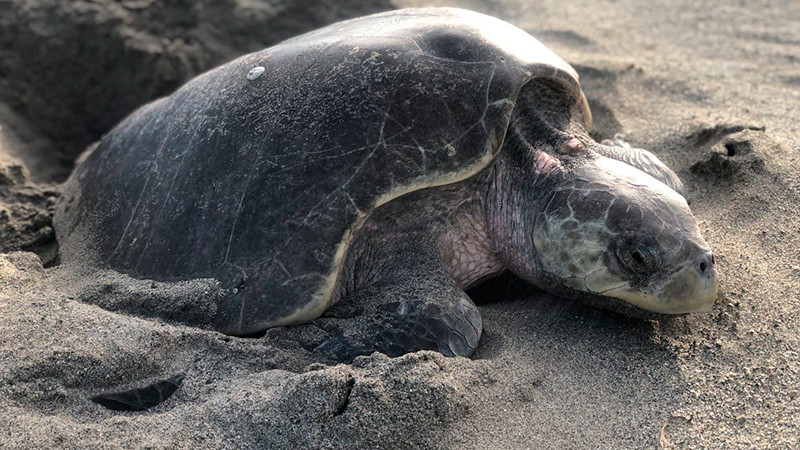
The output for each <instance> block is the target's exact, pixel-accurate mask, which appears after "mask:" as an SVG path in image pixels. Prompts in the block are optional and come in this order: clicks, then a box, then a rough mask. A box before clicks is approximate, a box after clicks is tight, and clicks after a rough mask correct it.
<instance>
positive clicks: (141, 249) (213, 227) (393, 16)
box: [55, 8, 588, 334]
mask: <svg viewBox="0 0 800 450" xmlns="http://www.w3.org/2000/svg"><path fill="white" fill-rule="evenodd" d="M254 68H255V69H254ZM262 69H263V70H262ZM256 72H258V74H256ZM532 78H549V79H553V80H556V81H558V82H560V83H562V84H563V85H564V86H565V87H567V91H568V92H569V93H570V95H571V96H573V97H574V99H573V100H574V102H575V104H576V105H584V104H585V103H582V102H583V101H584V100H582V94H581V92H580V88H579V87H578V81H577V75H576V74H575V72H574V70H573V69H572V68H571V67H570V66H569V65H567V64H566V63H565V62H564V61H563V60H561V59H560V58H559V57H558V56H556V55H555V54H553V53H552V52H551V51H550V50H548V49H547V48H545V47H544V46H543V45H542V44H541V43H539V42H538V41H537V40H535V39H534V38H533V37H531V36H530V35H528V34H527V33H525V32H523V31H522V30H519V29H518V28H516V27H513V26H512V25H510V24H507V23H505V22H502V21H500V20H498V19H494V18H491V17H488V16H484V15H481V14H477V13H473V12H469V11H464V10H459V9H451V8H431V9H415V10H399V11H394V12H389V13H384V14H379V15H374V16H367V17H364V18H360V19H354V20H350V21H346V22H341V23H338V24H334V25H331V26H329V27H326V28H323V29H320V30H317V31H314V32H311V33H308V34H305V35H302V36H299V37H297V38H294V39H291V40H288V41H286V42H284V43H282V44H279V45H277V46H275V47H272V48H269V49H266V50H264V51H261V52H257V53H253V54H250V55H246V56H244V57H241V58H239V59H237V60H235V61H232V62H230V63H228V64H225V65H223V66H221V67H219V68H217V69H214V70H212V71H210V72H208V73H206V74H203V75H201V76H199V77H197V78H195V79H194V80H192V81H190V82H189V83H187V84H186V85H184V86H183V87H182V88H181V89H179V90H178V91H176V92H175V93H174V94H172V95H171V96H169V97H167V98H165V99H162V100H159V101H156V102H153V103H151V104H149V105H146V106H144V107H142V108H141V109H139V110H138V111H137V112H135V113H134V114H133V115H131V116H130V117H129V118H127V119H126V120H125V121H123V122H122V123H121V124H120V125H118V126H117V127H116V128H115V129H114V130H113V131H111V132H110V133H109V134H108V135H107V136H106V137H105V138H104V139H103V140H102V141H101V142H100V144H99V146H98V147H97V148H96V149H95V150H94V151H93V152H92V153H91V154H90V155H89V156H88V157H87V158H86V160H85V161H84V162H83V163H82V164H81V165H80V166H79V167H78V168H77V169H76V171H75V172H74V174H73V175H72V177H71V179H70V180H69V182H68V183H67V185H66V187H65V195H64V201H63V202H62V204H61V205H60V207H59V211H58V212H57V216H56V219H55V222H56V227H57V232H58V236H59V241H60V244H61V249H62V255H63V258H64V261H65V262H66V263H76V264H77V263H79V262H80V261H84V260H86V259H87V257H88V259H89V260H91V261H92V263H93V264H95V265H98V266H102V267H111V268H113V269H116V270H119V271H122V272H125V273H128V274H131V275H133V276H136V277H144V278H153V279H158V280H183V279H190V278H200V277H213V278H216V279H218V280H220V282H222V284H223V286H224V287H226V288H227V289H229V292H230V294H229V295H228V296H227V297H226V299H225V300H224V301H223V303H222V304H221V305H220V307H219V312H218V315H217V319H216V322H217V323H216V326H217V328H218V329H220V330H221V331H223V332H226V333H231V334H244V333H250V332H254V331H258V330H262V329H264V328H266V327H269V326H275V325H282V324H291V323H299V322H302V321H306V320H310V319H312V318H314V317H316V316H317V315H319V314H320V313H321V312H322V311H323V310H324V309H325V308H326V307H327V305H328V302H329V299H330V296H331V292H332V290H333V286H334V285H335V281H336V274H337V271H338V267H339V263H340V261H341V259H342V257H343V255H344V252H345V250H346V247H347V243H348V240H349V238H350V234H351V233H350V231H351V230H352V229H353V227H354V225H355V224H356V223H357V222H358V221H359V220H360V219H361V218H362V217H363V216H364V214H366V213H367V212H368V211H369V210H371V209H372V208H374V207H376V206H377V205H379V204H382V203H384V202H387V201H390V200H391V199H393V198H396V197H398V196H400V195H403V194H404V193H406V192H409V191H412V190H416V189H420V188H423V187H426V186H433V185H440V184H445V183H452V182H456V181H459V180H461V179H464V178H467V177H469V176H471V175H473V174H475V173H476V172H477V171H479V170H480V169H481V168H483V167H485V166H486V165H487V164H488V163H489V161H490V160H491V159H492V158H493V157H494V155H495V154H496V152H497V151H498V150H499V148H500V146H501V144H502V141H503V139H504V135H505V132H506V129H507V127H508V122H509V117H510V113H511V110H512V109H513V107H514V102H515V100H516V96H517V94H518V93H519V91H520V89H521V87H522V86H523V85H524V84H525V83H526V82H528V81H529V80H530V79H532ZM587 119H588V117H587ZM87 243H88V244H87Z"/></svg>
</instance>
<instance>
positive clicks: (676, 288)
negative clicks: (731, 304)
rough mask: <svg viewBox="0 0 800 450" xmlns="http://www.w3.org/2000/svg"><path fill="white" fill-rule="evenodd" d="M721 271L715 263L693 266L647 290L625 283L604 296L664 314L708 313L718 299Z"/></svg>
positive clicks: (654, 284) (604, 293)
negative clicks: (700, 266)
mask: <svg viewBox="0 0 800 450" xmlns="http://www.w3.org/2000/svg"><path fill="white" fill-rule="evenodd" d="M717 290H718V283H717V271H716V269H715V268H714V267H713V266H710V267H709V266H706V267H704V270H703V271H700V270H698V268H697V267H696V265H689V266H686V267H684V268H682V269H681V270H679V271H677V272H675V273H674V274H672V275H671V276H670V277H667V278H666V279H664V280H662V281H661V282H658V283H653V284H652V285H651V286H648V287H646V288H644V289H641V290H639V289H633V288H631V287H630V285H624V286H620V287H616V288H612V289H609V290H607V291H605V292H603V295H605V296H608V297H613V298H617V299H620V300H623V301H625V302H627V303H630V304H632V305H634V306H637V307H639V308H641V309H645V310H647V311H652V312H655V313H660V314H687V313H695V312H707V311H710V310H711V306H712V305H713V304H714V301H715V300H716V299H717Z"/></svg>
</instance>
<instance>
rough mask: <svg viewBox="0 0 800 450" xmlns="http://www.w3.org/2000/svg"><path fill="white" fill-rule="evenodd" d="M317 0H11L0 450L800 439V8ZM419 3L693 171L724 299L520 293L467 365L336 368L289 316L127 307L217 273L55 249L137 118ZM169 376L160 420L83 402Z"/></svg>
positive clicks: (605, 123) (0, 67) (688, 180)
mask: <svg viewBox="0 0 800 450" xmlns="http://www.w3.org/2000/svg"><path fill="white" fill-rule="evenodd" d="M184 3H185V4H184ZM285 3H286V4H288V3H289V2H285ZM314 3H315V2H295V3H292V4H291V6H286V5H284V3H283V2H266V1H264V2H262V1H256V0H225V1H221V2H215V3H211V2H198V3H193V2H176V5H179V6H180V5H182V6H183V7H185V9H186V11H184V10H181V9H180V8H178V6H174V7H170V8H168V7H165V6H163V5H161V3H160V2H153V1H146V0H143V1H122V2H112V1H110V0H103V1H97V2H87V1H77V0H76V1H70V2H57V1H48V0H36V1H28V2H26V1H23V0H9V1H0V44H2V45H0V60H2V61H3V62H0V447H2V448H25V449H27V448H153V449H161V448H164V449H166V448H209V449H217V448H475V449H485V448H509V449H518V448H540V449H551V448H552V449H562V448H637V449H638V448H787V449H788V448H796V447H797V446H798V445H799V443H800V332H798V330H799V329H800V219H798V217H799V216H800V122H798V117H800V3H797V2H792V1H790V0H778V1H741V2H734V1H725V2H712V1H701V2H696V1H688V0H678V1H674V2H661V3H657V2H641V1H635V0H619V1H599V2H598V1H586V0H575V1H569V2H562V1H555V0H544V1H537V2H529V1H523V0H493V1H478V0H473V1H466V0H465V1H426V2H421V1H411V0H393V1H391V2H389V1H373V2H361V3H357V2H345V3H344V4H343V5H333V4H332V3H335V2H321V3H320V4H314ZM416 6H458V7H462V8H468V9H472V10H475V11H479V12H483V13H487V14H490V15H493V16H496V17H499V18H501V19H504V20H507V21H509V22H511V23H513V24H514V25H516V26H518V27H520V28H522V29H524V30H526V31H528V32H529V33H531V34H532V35H533V36H535V37H537V38H538V39H539V40H540V41H542V42H543V43H544V44H546V45H547V46H548V47H549V48H551V49H552V50H553V51H555V52H556V53H557V54H558V55H560V56H561V57H562V58H564V59H565V60H566V61H567V62H568V63H570V64H571V65H572V66H573V67H575V69H576V70H577V71H578V73H579V74H580V78H581V84H582V87H583V90H584V92H585V93H586V96H587V98H588V101H589V104H590V106H591V109H592V112H593V115H594V126H593V128H592V130H591V134H592V136H593V137H594V138H595V139H597V140H602V139H607V138H613V137H614V136H616V135H619V136H621V137H622V138H623V139H625V140H626V141H627V142H629V143H630V144H631V145H633V146H634V147H639V148H645V149H650V150H651V151H653V152H654V153H655V154H657V155H658V156H659V158H661V159H662V160H663V161H664V162H665V163H667V164H668V165H669V166H670V167H672V168H673V169H674V170H675V171H676V172H677V173H678V175H679V176H680V177H681V179H682V180H683V182H684V183H685V185H686V187H687V197H688V199H689V201H690V203H691V208H692V211H693V213H694V215H695V217H696V218H697V220H698V222H699V224H700V228H701V231H702V233H703V235H704V237H705V239H706V240H707V241H708V243H709V244H710V246H711V247H712V249H713V250H714V253H715V255H716V261H717V268H718V271H719V274H720V275H719V277H720V278H719V279H720V290H719V297H718V299H717V301H716V303H715V305H714V307H713V310H712V311H711V312H709V313H700V314H690V315H685V316H679V317H665V318H663V319H660V320H639V319H632V318H626V317H624V316H621V315H618V314H615V313H612V312H607V311H602V310H598V309H595V308H592V307H590V306H586V305H583V304H581V303H579V302H575V301H568V300H564V299H560V298H556V297H553V296H551V295H549V294H545V293H542V292H538V291H535V292H533V293H532V294H531V293H527V294H526V295H524V296H522V297H521V298H519V296H514V295H510V294H509V298H507V299H497V301H495V302H491V303H488V304H483V305H481V306H480V310H481V314H482V316H483V327H484V332H483V337H482V339H481V343H480V348H479V349H478V350H477V352H476V354H475V355H474V357H473V358H472V359H466V358H445V357H444V356H442V355H440V354H438V353H433V352H427V351H425V352H418V353H412V354H408V355H405V356H402V357H399V358H388V357H386V356H384V355H382V354H373V355H371V356H367V357H359V358H358V359H357V360H356V361H355V362H354V363H353V364H350V365H336V366H328V365H324V364H322V363H321V362H320V361H319V360H318V359H317V357H316V356H315V354H313V353H311V352H309V351H307V350H305V349H303V348H302V347H301V346H300V345H299V343H298V342H297V341H296V340H295V337H296V333H288V332H286V330H284V329H273V330H270V331H268V332H267V333H266V335H265V336H263V337H260V338H256V339H246V338H235V337H229V336H225V335H223V334H220V333H217V332H213V331H209V330H204V329H202V328H198V327H193V326H190V325H187V324H180V323H177V322H173V321H168V320H162V319H156V318H153V317H140V316H135V315H133V314H130V313H128V312H126V311H125V310H124V309H120V307H119V305H120V304H121V303H122V302H121V301H120V299H121V298H128V299H129V298H131V297H135V298H136V299H137V300H138V301H140V302H141V304H143V305H147V304H153V308H158V304H157V302H158V301H159V299H163V298H164V297H165V296H166V297H168V298H171V299H174V301H176V302H181V301H184V300H185V299H188V298H193V299H196V298H204V299H206V298H207V299H208V301H209V302H213V300H214V298H215V296H216V295H219V292H218V291H217V290H218V287H217V286H216V284H215V283H214V282H213V280H199V281H191V282H182V283H160V282H159V283H153V282H150V281H148V280H136V279H133V278H130V277H128V276H125V275H121V274H118V273H115V272H113V271H91V272H82V271H80V270H76V269H74V268H69V267H64V266H62V265H60V264H59V258H58V253H57V252H58V248H57V240H56V239H57V237H56V236H55V233H54V231H53V227H52V223H51V220H52V214H53V211H54V207H55V204H56V202H57V201H58V200H57V198H58V195H59V188H58V184H59V183H60V182H62V181H63V180H64V179H65V178H66V176H68V174H69V171H70V170H71V168H72V167H73V164H74V161H75V159H76V158H77V157H78V155H79V154H80V153H81V151H82V150H83V149H85V148H86V147H87V146H88V145H90V144H91V143H92V142H94V141H95V140H96V139H98V138H99V137H100V136H101V135H102V134H103V133H104V132H106V131H108V130H109V129H110V127H112V126H113V125H114V124H115V123H116V122H117V121H119V120H120V119H121V118H122V117H124V116H125V115H126V114H128V113H129V112H131V111H132V110H133V109H134V108H136V107H137V106H139V105H141V104H143V103H145V102H147V101H149V100H152V99H154V98H157V97H159V96H162V95H166V94H168V93H169V92H171V91H172V90H174V89H175V88H177V87H178V86H180V85H181V84H182V83H183V82H184V81H186V80H188V79H189V78H191V77H193V76H194V75H196V74H198V73H201V72H203V71H205V70H207V69H209V68H211V67H214V66H216V65H218V64H220V63H222V62H225V61H227V60H230V59H231V58H234V57H236V56H238V55H241V54H245V53H248V52H251V51H255V50H258V49H261V48H264V47H267V46H269V45H272V44H275V43H277V42H279V41H280V40H283V39H285V38H288V37H290V36H292V35H294V34H297V33H301V32H304V31H308V30H311V29H314V28H317V27H319V26H322V25H324V24H327V23H332V22H334V21H337V20H340V19H344V18H349V17H355V16H359V15H363V14H367V13H372V12H377V11H384V10H389V9H392V8H403V7H416ZM103 49H107V50H103ZM189 321H191V320H189ZM315 332H318V330H314V329H313V328H311V327H309V329H307V330H303V331H302V333H309V334H313V333H315ZM178 373H182V374H185V376H186V378H185V381H184V382H183V385H182V386H181V387H180V388H179V389H178V391H177V392H176V393H175V395H173V396H172V397H171V398H169V399H168V400H167V401H166V402H164V403H162V404H160V405H158V406H156V407H155V408H153V409H151V410H148V411H145V412H115V411H110V410H107V409H104V408H102V407H101V406H99V405H97V404H95V403H92V402H91V401H90V400H89V398H90V397H91V396H92V395H95V394H98V393H100V392H104V391H108V390H119V389H125V388H130V387H137V386H143V385H146V384H148V383H150V382H155V381H158V380H163V379H166V378H169V377H170V376H172V375H174V374H178Z"/></svg>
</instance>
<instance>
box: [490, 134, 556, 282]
mask: <svg viewBox="0 0 800 450" xmlns="http://www.w3.org/2000/svg"><path fill="white" fill-rule="evenodd" d="M549 146H550V144H549V143H538V145H536V147H538V148H536V147H534V146H533V145H531V143H530V142H528V141H527V140H526V139H525V138H524V137H523V132H522V131H521V130H519V129H517V128H515V127H512V128H511V129H509V131H508V135H507V136H506V142H505V144H504V148H503V149H502V150H501V153H500V155H499V157H498V158H497V159H496V160H495V162H494V163H493V165H492V167H491V169H490V172H491V173H490V175H489V176H488V177H487V180H486V182H487V192H486V196H485V199H484V203H483V211H484V217H485V220H486V223H487V224H488V227H487V228H488V232H489V234H490V236H491V241H492V242H493V246H494V249H495V252H496V255H497V258H498V259H499V260H501V261H502V262H503V265H504V267H505V269H507V270H509V271H511V272H512V273H513V274H514V275H516V276H518V277H520V278H522V279H523V280H525V281H527V282H529V283H531V284H535V285H537V286H540V287H545V288H547V286H543V285H542V284H543V283H546V281H547V280H545V279H544V278H543V275H544V274H543V272H542V267H541V264H540V262H539V259H538V258H537V255H536V250H535V246H534V243H533V227H534V224H535V220H536V217H537V215H538V214H539V213H540V212H541V211H543V210H544V208H545V207H546V205H547V202H548V201H549V200H550V198H551V197H552V196H551V195H550V193H551V191H552V186H554V185H555V184H557V183H559V182H560V181H561V180H563V179H564V177H565V176H566V173H567V170H565V169H566V168H565V167H564V166H563V165H562V163H560V162H558V160H556V159H555V158H553V157H552V156H551V155H550V154H549V153H548V152H547V151H545V149H547V148H548V147H549ZM550 148H552V147H550ZM553 287H555V285H554V286H553Z"/></svg>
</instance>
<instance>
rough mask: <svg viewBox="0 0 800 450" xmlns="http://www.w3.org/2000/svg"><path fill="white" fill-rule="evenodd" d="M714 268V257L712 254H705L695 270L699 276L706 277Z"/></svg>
mask: <svg viewBox="0 0 800 450" xmlns="http://www.w3.org/2000/svg"><path fill="white" fill-rule="evenodd" d="M713 268H714V255H713V254H712V253H710V252H709V253H706V254H705V255H703V256H702V257H701V258H700V261H699V263H698V264H697V270H698V271H699V272H700V275H704V276H706V275H708V273H709V272H711V270H712V269H713Z"/></svg>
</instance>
